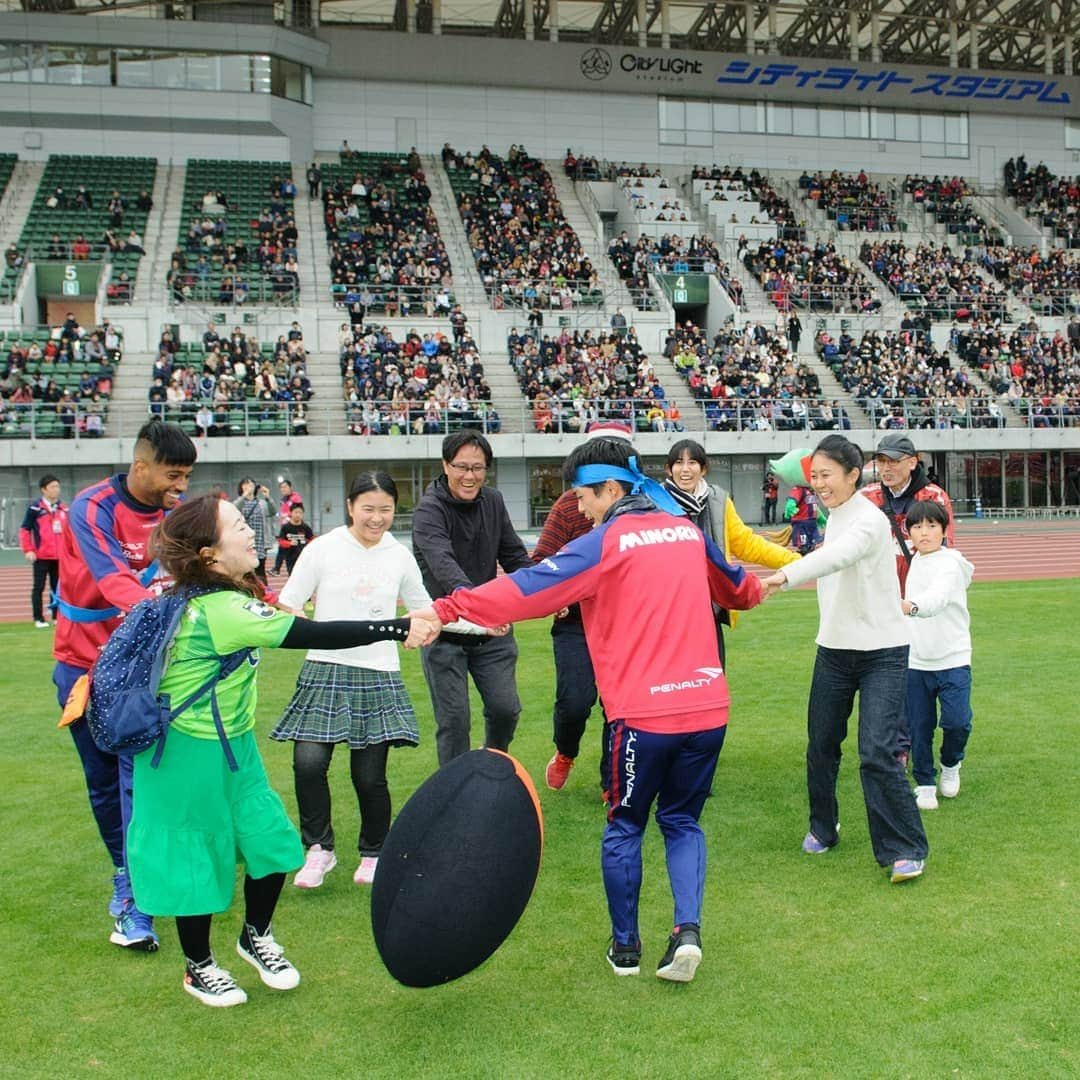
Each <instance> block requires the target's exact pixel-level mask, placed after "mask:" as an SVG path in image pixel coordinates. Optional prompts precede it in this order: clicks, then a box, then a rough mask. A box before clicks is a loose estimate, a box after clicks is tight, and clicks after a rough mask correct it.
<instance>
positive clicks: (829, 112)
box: [818, 106, 844, 139]
mask: <svg viewBox="0 0 1080 1080" xmlns="http://www.w3.org/2000/svg"><path fill="white" fill-rule="evenodd" d="M818 134H819V135H820V136H821V137H822V138H823V139H842V138H843V137H844V110H843V109H833V108H829V107H828V106H822V107H821V108H820V109H818Z"/></svg>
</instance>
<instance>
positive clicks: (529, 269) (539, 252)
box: [443, 146, 604, 310]
mask: <svg viewBox="0 0 1080 1080" xmlns="http://www.w3.org/2000/svg"><path fill="white" fill-rule="evenodd" d="M443 162H444V165H445V166H446V171H447V176H448V177H449V179H450V186H451V187H452V188H453V191H454V196H455V198H456V199H457V203H458V210H459V212H460V214H461V219H462V222H463V223H464V225H465V232H466V234H467V235H468V238H469V244H470V247H471V248H472V251H473V255H474V257H475V259H476V266H477V269H478V270H479V272H480V277H481V279H482V280H483V282H484V287H485V289H486V291H487V293H488V295H489V296H490V297H491V300H492V304H493V305H494V306H496V307H502V306H513V307H520V308H523V309H525V310H531V309H533V308H541V309H544V308H556V309H558V308H572V307H575V306H597V305H601V304H603V302H604V293H603V289H602V288H601V287H600V283H599V278H598V275H597V273H596V271H595V270H594V269H593V266H592V263H591V261H590V260H589V256H588V255H587V254H586V253H585V251H584V250H583V249H582V247H581V241H580V240H579V238H578V236H577V233H575V232H574V230H573V228H571V226H570V224H569V222H567V220H566V218H565V217H564V216H563V212H562V207H561V205H560V203H559V199H558V196H557V194H556V192H555V185H554V183H553V181H552V179H551V175H550V174H549V173H548V171H547V169H545V168H544V166H543V164H542V163H541V162H540V161H538V160H537V159H535V158H532V157H530V156H529V155H528V153H527V152H526V150H525V149H524V148H523V147H517V146H511V147H510V151H509V153H508V154H507V156H506V158H505V159H502V158H499V157H496V156H495V155H494V154H492V153H491V151H490V150H488V148H487V147H484V148H483V149H482V150H481V151H480V153H479V154H477V155H475V156H474V155H473V154H472V153H471V152H466V153H464V154H458V153H456V152H455V151H454V150H453V149H451V148H450V147H449V146H446V147H444V149H443Z"/></svg>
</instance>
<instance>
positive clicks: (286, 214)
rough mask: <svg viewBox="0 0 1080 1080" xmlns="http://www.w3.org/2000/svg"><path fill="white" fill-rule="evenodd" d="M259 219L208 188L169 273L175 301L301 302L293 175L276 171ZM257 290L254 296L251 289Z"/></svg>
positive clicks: (220, 302) (230, 302) (174, 252)
mask: <svg viewBox="0 0 1080 1080" xmlns="http://www.w3.org/2000/svg"><path fill="white" fill-rule="evenodd" d="M265 196H266V197H265V202H264V205H263V206H262V207H261V209H260V210H259V212H258V215H257V216H256V217H254V218H249V217H247V216H246V215H245V214H244V212H243V209H242V208H236V210H235V212H234V208H233V207H232V206H231V205H230V204H229V201H228V199H227V197H226V196H225V194H224V192H222V191H218V190H207V191H206V192H205V193H204V195H203V196H202V197H201V199H200V200H199V204H198V206H197V207H195V208H194V213H193V216H192V217H191V218H190V220H189V223H188V228H187V233H186V235H185V236H184V239H183V241H182V242H181V243H180V245H179V246H178V247H176V248H175V249H174V250H173V253H172V259H171V262H170V267H169V272H168V275H167V278H166V281H167V284H168V287H169V291H170V292H171V294H172V298H173V300H174V301H175V302H176V303H184V302H185V301H187V300H192V299H195V300H202V301H211V302H216V303H218V304H227V305H234V304H235V305H240V304H243V303H245V302H246V301H247V300H248V299H249V298H251V299H254V300H269V299H271V298H273V299H276V300H279V301H284V302H296V300H297V299H298V298H299V295H300V266H299V262H298V252H297V228H296V218H295V216H294V214H293V202H294V200H295V198H296V184H295V182H294V181H293V179H292V177H291V176H282V175H280V174H275V175H274V176H272V178H271V179H270V181H269V183H268V185H267V188H266V192H265ZM253 292H254V296H252V293H253Z"/></svg>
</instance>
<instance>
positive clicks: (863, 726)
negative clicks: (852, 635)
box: [806, 645, 927, 866]
mask: <svg viewBox="0 0 1080 1080" xmlns="http://www.w3.org/2000/svg"><path fill="white" fill-rule="evenodd" d="M907 662H908V647H907V646H906V645H901V646H898V647H896V648H890V649H869V650H867V651H862V650H857V649H826V648H824V647H823V646H820V645H819V646H818V651H817V659H816V661H815V663H814V678H813V682H812V684H811V686H810V703H809V707H808V710H807V746H806V788H807V794H808V795H809V797H810V831H811V832H812V833H813V834H814V836H816V837H817V838H818V840H820V841H821V842H822V843H823V844H827V845H829V846H830V847H831V846H832V845H834V844H835V843H836V842H837V840H838V839H839V837H838V835H837V831H836V826H837V822H838V821H839V810H838V808H837V802H836V777H837V774H838V773H839V771H840V757H841V747H842V745H843V742H844V739H845V738H846V737H847V728H848V717H850V716H851V711H852V708H853V706H854V703H855V694H856V693H858V695H859V778H860V780H861V781H862V789H863V799H864V801H865V803H866V817H867V822H868V824H869V826H870V844H871V847H872V848H873V851H874V857H875V858H876V859H877V861H878V862H879V863H880V864H881V865H882V866H889V865H891V864H892V863H894V862H895V861H896V860H897V859H923V858H925V857H926V853H927V844H926V833H925V832H924V831H923V826H922V819H921V818H920V816H919V810H918V807H917V806H916V805H915V800H914V798H913V797H912V794H911V788H910V787H909V786H908V780H907V774H906V772H905V771H904V766H903V765H902V764H901V763H900V761H899V760H898V759H897V756H896V747H897V745H898V742H899V740H900V735H901V729H902V726H903V717H904V698H905V693H906V683H907V670H908V669H907Z"/></svg>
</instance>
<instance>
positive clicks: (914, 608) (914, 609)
mask: <svg viewBox="0 0 1080 1080" xmlns="http://www.w3.org/2000/svg"><path fill="white" fill-rule="evenodd" d="M908 602H909V603H910V604H911V607H909V608H908V615H911V616H915V615H918V614H919V605H918V604H916V603H914V602H913V601H908Z"/></svg>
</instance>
